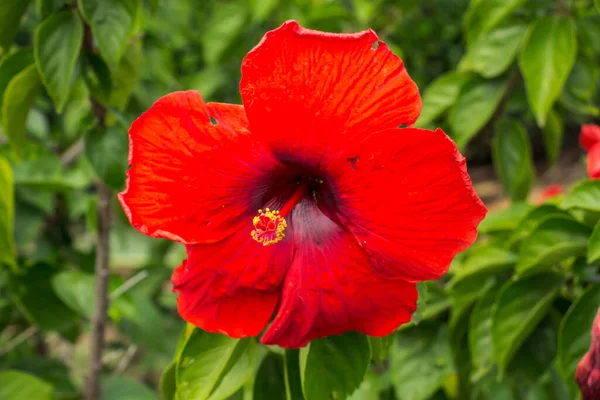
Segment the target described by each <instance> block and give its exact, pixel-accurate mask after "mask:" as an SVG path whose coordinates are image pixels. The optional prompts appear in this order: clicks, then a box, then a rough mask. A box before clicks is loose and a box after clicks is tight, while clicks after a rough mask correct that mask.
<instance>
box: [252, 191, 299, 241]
mask: <svg viewBox="0 0 600 400" xmlns="http://www.w3.org/2000/svg"><path fill="white" fill-rule="evenodd" d="M307 189H308V184H307V183H306V182H305V181H302V182H300V184H299V185H298V187H297V188H296V191H294V194H293V195H292V197H291V198H290V199H289V200H288V201H287V203H285V205H284V206H283V208H282V209H281V210H271V209H269V208H266V209H265V210H264V211H263V210H258V215H257V216H256V217H254V218H253V219H252V224H253V225H254V229H253V230H252V232H250V236H252V239H254V240H256V241H257V242H258V243H262V245H263V246H268V245H270V244H275V243H277V242H279V241H281V240H283V238H284V237H285V233H284V232H283V231H285V228H286V227H287V222H286V220H285V216H286V215H288V214H289V212H290V211H292V209H293V208H294V206H295V205H296V204H298V202H299V201H300V200H301V199H302V196H304V194H305V193H306V191H307Z"/></svg>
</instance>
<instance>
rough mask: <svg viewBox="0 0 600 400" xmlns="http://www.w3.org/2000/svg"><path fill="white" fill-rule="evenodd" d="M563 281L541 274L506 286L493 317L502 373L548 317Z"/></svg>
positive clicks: (497, 358) (495, 355)
mask: <svg viewBox="0 0 600 400" xmlns="http://www.w3.org/2000/svg"><path fill="white" fill-rule="evenodd" d="M563 282H564V279H563V278H562V277H561V276H559V275H554V274H538V275H532V276H529V277H527V278H523V279H520V280H516V281H510V282H508V283H506V284H505V285H504V286H503V287H502V289H501V291H500V294H499V295H498V298H497V300H496V306H495V310H494V311H493V314H492V343H493V347H494V359H495V361H496V363H497V364H498V367H499V369H500V371H501V373H502V372H504V370H505V368H506V366H507V365H508V363H509V362H510V360H511V359H512V357H513V355H514V354H515V352H516V351H517V350H518V349H519V347H520V346H521V344H522V343H523V341H524V340H525V339H526V338H527V337H528V336H529V334H530V333H531V332H533V330H534V329H535V327H536V326H537V324H538V323H539V322H540V321H541V320H542V318H543V317H544V316H545V315H546V312H547V311H548V308H549V307H550V305H551V304H552V301H553V300H554V298H555V297H556V295H557V293H558V290H559V289H560V287H561V286H562V284H563Z"/></svg>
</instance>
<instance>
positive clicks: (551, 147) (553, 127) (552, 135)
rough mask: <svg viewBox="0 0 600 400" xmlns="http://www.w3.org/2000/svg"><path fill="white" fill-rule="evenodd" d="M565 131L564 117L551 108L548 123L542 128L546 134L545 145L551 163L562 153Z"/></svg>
mask: <svg viewBox="0 0 600 400" xmlns="http://www.w3.org/2000/svg"><path fill="white" fill-rule="evenodd" d="M563 132H564V124H563V120H562V117H561V116H560V114H559V113H558V112H557V111H555V110H550V112H549V113H548V119H547V120H546V125H545V126H544V129H542V134H543V136H544V147H545V148H546V157H547V158H548V162H550V164H554V163H555V162H556V157H558V154H559V153H560V148H561V146H562V138H563Z"/></svg>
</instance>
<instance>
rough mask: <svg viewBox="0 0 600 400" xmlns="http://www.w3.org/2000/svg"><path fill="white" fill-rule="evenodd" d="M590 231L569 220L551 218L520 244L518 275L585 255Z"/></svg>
mask: <svg viewBox="0 0 600 400" xmlns="http://www.w3.org/2000/svg"><path fill="white" fill-rule="evenodd" d="M589 236H590V230H589V229H588V228H587V227H586V226H585V225H582V224H580V223H579V222H577V221H575V220H573V219H572V218H565V217H558V216H557V217H550V218H548V219H546V220H544V221H543V222H542V223H540V224H539V225H538V226H537V227H536V228H535V229H534V230H533V231H532V232H531V235H530V236H529V237H527V238H526V239H525V240H524V241H523V243H522V244H521V251H520V253H519V260H518V262H517V274H519V275H523V274H525V273H532V272H535V271H537V270H540V269H546V268H548V267H551V266H553V265H555V264H557V263H559V262H561V261H564V260H565V259H567V258H569V257H575V256H579V255H583V254H585V250H586V247H587V243H588V237H589Z"/></svg>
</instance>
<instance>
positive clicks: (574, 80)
mask: <svg viewBox="0 0 600 400" xmlns="http://www.w3.org/2000/svg"><path fill="white" fill-rule="evenodd" d="M597 81H598V64H597V63H596V62H595V61H594V60H593V59H591V58H588V57H584V56H580V57H578V58H577V60H576V61H575V64H574V65H573V69H572V70H571V73H570V74H569V77H568V78H567V82H566V83H565V89H566V90H567V91H568V92H569V93H571V94H572V95H573V96H574V97H576V98H577V99H579V100H581V101H589V100H590V99H591V98H592V96H593V95H594V93H595V92H596V83H597Z"/></svg>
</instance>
